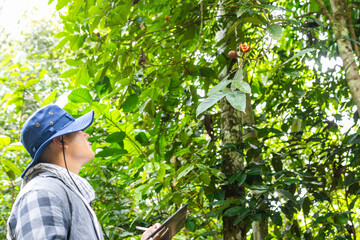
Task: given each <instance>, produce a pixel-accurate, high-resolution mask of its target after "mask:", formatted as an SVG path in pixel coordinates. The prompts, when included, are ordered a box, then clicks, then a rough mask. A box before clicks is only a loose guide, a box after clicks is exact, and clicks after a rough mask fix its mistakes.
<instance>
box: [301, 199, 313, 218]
mask: <svg viewBox="0 0 360 240" xmlns="http://www.w3.org/2000/svg"><path fill="white" fill-rule="evenodd" d="M302 209H303V212H304V215H305V216H308V215H309V212H310V209H311V201H310V199H309V198H308V197H305V198H304V201H303V204H302Z"/></svg>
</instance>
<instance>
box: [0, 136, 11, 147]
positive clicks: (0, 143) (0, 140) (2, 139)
mask: <svg viewBox="0 0 360 240" xmlns="http://www.w3.org/2000/svg"><path fill="white" fill-rule="evenodd" d="M10 142H11V139H10V137H8V136H0V147H1V148H2V147H4V146H7V145H9V144H10Z"/></svg>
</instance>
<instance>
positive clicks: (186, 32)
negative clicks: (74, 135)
mask: <svg viewBox="0 0 360 240" xmlns="http://www.w3.org/2000/svg"><path fill="white" fill-rule="evenodd" d="M354 4H355V3H354ZM219 6H220V5H219V1H200V2H194V1H172V0H170V1H150V2H149V1H135V0H134V1H133V2H131V1H111V0H105V1H80V0H61V1H60V0H59V1H58V2H57V5H56V9H57V10H60V9H63V10H65V11H64V12H63V15H62V16H61V19H62V22H63V29H62V30H59V31H58V32H57V33H56V34H55V33H51V32H50V33H49V34H50V36H52V35H54V36H56V37H57V38H58V41H53V40H52V41H51V42H50V43H49V42H46V41H45V42H44V44H49V45H48V47H49V48H50V50H49V51H46V52H42V54H38V53H33V54H31V53H28V54H29V56H30V57H28V60H27V61H25V62H21V63H16V62H14V61H13V60H12V57H11V56H12V55H11V54H8V55H4V57H2V58H1V59H0V66H1V71H2V72H1V73H2V75H1V79H0V80H1V84H2V86H4V88H3V87H2V89H1V91H0V93H1V94H0V95H1V104H2V109H3V112H4V113H6V116H11V118H7V119H5V117H4V114H3V116H2V117H0V121H1V122H2V123H3V125H4V128H3V130H1V131H2V132H0V135H1V137H0V145H1V146H6V148H3V147H2V148H1V149H2V150H1V152H0V153H1V163H2V170H1V172H0V173H1V174H2V177H3V179H6V180H5V181H4V184H5V185H4V187H3V191H2V192H1V194H2V197H3V198H2V200H1V201H2V203H4V204H1V206H2V207H1V210H2V213H5V214H7V213H8V212H9V209H10V206H11V201H12V200H13V196H14V194H15V193H16V192H17V191H18V185H17V183H18V181H19V179H18V177H19V174H20V172H21V170H20V169H23V168H24V166H25V164H26V163H27V162H28V161H29V159H28V156H27V155H25V154H24V151H23V150H22V151H20V150H19V145H18V144H17V142H18V140H19V129H20V127H21V125H22V123H23V121H24V119H26V117H27V114H28V113H30V112H32V111H33V110H34V109H36V108H37V107H38V106H40V105H44V104H45V103H50V102H54V101H55V99H56V97H57V96H58V95H59V94H62V93H63V92H68V93H69V95H68V102H67V104H66V105H65V109H66V110H67V111H69V112H70V113H71V114H73V115H74V116H77V115H81V114H83V113H84V112H86V111H89V110H90V109H94V111H95V118H96V121H95V123H94V124H93V126H92V127H91V128H90V129H89V130H88V131H89V133H90V134H91V136H92V137H91V138H90V141H91V142H92V146H93V149H94V150H95V151H96V158H95V159H94V160H93V161H92V162H91V163H89V164H87V165H86V166H85V167H84V169H83V171H82V176H84V177H85V178H87V179H89V180H90V181H91V183H92V185H93V186H94V188H95V189H96V192H97V196H98V197H97V199H96V202H95V203H94V208H95V211H96V213H97V215H98V217H99V220H100V222H101V223H102V225H103V229H104V233H105V235H106V236H105V239H133V238H139V236H138V235H139V234H140V232H137V230H135V226H145V227H146V226H149V225H151V224H152V223H155V222H161V221H163V220H164V219H165V218H166V217H167V216H169V215H170V214H171V213H173V212H174V211H175V210H176V209H177V208H178V207H179V205H180V204H184V203H188V204H189V209H190V211H191V214H190V216H189V217H188V219H187V222H186V229H185V230H183V231H182V232H181V233H180V234H179V235H177V238H178V239H180V238H181V239H183V238H184V239H190V238H194V239H212V238H215V239H221V238H222V237H223V231H222V230H223V226H222V219H223V217H224V216H225V217H233V218H234V223H233V224H234V225H237V224H242V223H245V224H244V225H245V227H246V232H247V237H248V239H250V238H251V237H252V236H251V231H250V226H251V223H252V222H256V221H261V220H265V219H266V220H269V234H268V236H267V239H337V238H339V239H351V238H352V235H351V234H352V228H353V227H354V226H357V225H358V224H359V222H358V219H359V216H358V213H357V212H356V211H355V209H356V208H357V207H358V206H359V203H358V201H357V194H358V192H359V191H360V185H359V184H358V181H359V179H360V176H359V174H358V172H359V164H360V162H359V159H358V157H357V156H358V154H359V152H360V148H359V142H360V141H359V140H360V137H359V135H358V131H359V130H358V127H357V126H356V123H357V122H358V118H359V115H358V113H355V115H354V113H353V111H354V110H353V103H352V101H351V100H350V99H351V95H350V93H349V91H348V88H347V85H346V81H345V76H344V72H343V70H341V69H339V68H337V67H336V68H333V69H331V68H328V69H325V70H324V71H322V69H321V67H322V65H323V63H322V62H321V60H320V59H321V58H322V57H323V58H325V59H333V58H334V57H335V56H337V55H336V54H337V52H336V45H335V44H334V42H333V40H332V39H333V36H332V30H331V28H330V27H329V26H326V25H325V24H317V25H316V26H315V25H309V24H308V23H310V22H314V21H315V20H316V19H317V20H316V21H320V20H321V21H322V22H324V23H325V22H326V21H325V18H323V16H322V15H320V14H318V13H314V14H315V15H311V14H310V15H307V13H309V11H315V10H313V9H316V5H314V4H313V2H312V1H305V2H300V1H279V2H274V3H271V4H270V3H268V2H267V1H258V2H255V1H242V2H236V1H223V2H222V5H221V6H222V8H221V9H220V7H219ZM316 11H317V10H316ZM357 11H358V10H357ZM312 16H314V17H312ZM315 17H316V19H315ZM319 19H320V20H319ZM314 26H315V27H314ZM34 36H38V35H37V34H34ZM310 37H311V38H310ZM40 39H41V38H40ZM240 43H247V44H249V45H250V47H251V48H250V52H248V53H244V54H243V53H241V52H240V51H238V45H239V44H240ZM34 45H36V44H34ZM230 50H237V51H238V54H239V56H240V58H237V59H230V58H229V57H228V56H227V53H228V52H229V51H230ZM67 51H70V52H71V53H68V52H67ZM33 56H36V59H37V60H39V62H40V63H41V64H40V65H32V64H31V61H30V60H29V59H31V57H33ZM44 59H50V60H57V59H64V60H65V63H62V64H61V65H60V64H58V65H55V66H52V65H51V64H46V61H43V60H44ZM42 64H44V65H42ZM65 64H66V65H67V66H65ZM47 75H48V76H49V75H51V79H50V78H49V79H48V81H45V80H44V78H47V77H46V76H47ZM58 76H59V77H60V78H57V77H58ZM10 78H11V79H12V81H10ZM59 79H60V80H59ZM3 89H4V90H3ZM56 89H57V91H56ZM246 96H249V99H250V100H251V105H252V109H253V112H250V113H249V112H248V111H249V110H248V108H247V107H248V105H246V101H247V100H246ZM224 99H226V100H227V101H228V102H229V103H230V104H231V106H232V107H233V108H235V109H237V110H239V111H242V114H243V119H244V122H243V125H242V126H239V128H241V129H242V131H243V133H244V137H243V140H242V141H240V142H237V143H233V144H223V143H222V139H221V123H222V119H221V107H220V105H221V103H220V102H221V101H223V100H224ZM250 115H254V124H251V123H249V122H246V121H245V119H246V118H248V117H249V116H250ZM347 118H350V120H348V121H347V122H348V123H350V124H353V126H341V124H342V123H341V120H345V119H347ZM352 118H353V119H352ZM332 119H334V121H332ZM339 126H340V127H343V128H342V129H345V128H346V129H348V130H347V131H346V132H345V133H343V132H342V131H340V127H339ZM253 130H256V132H257V135H256V137H254V136H248V135H247V133H249V132H251V131H253ZM14 143H16V144H14ZM225 151H233V152H237V153H239V154H240V155H241V156H242V159H243V163H242V165H243V168H239V169H236V171H234V172H236V173H235V174H234V175H231V176H229V175H226V174H224V172H223V169H222V168H221V166H222V164H223V162H224V161H225V159H224V158H223V153H224V152H225ZM226 186H235V187H236V188H239V189H243V190H244V195H243V196H240V197H234V198H229V197H228V196H226V194H225V193H226V191H225V189H226ZM5 218H6V216H3V218H2V219H3V220H2V223H4V219H5ZM1 226H2V228H4V226H5V225H1Z"/></svg>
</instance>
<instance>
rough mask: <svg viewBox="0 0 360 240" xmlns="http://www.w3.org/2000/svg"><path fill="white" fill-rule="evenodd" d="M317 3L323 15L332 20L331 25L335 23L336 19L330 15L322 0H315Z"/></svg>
mask: <svg viewBox="0 0 360 240" xmlns="http://www.w3.org/2000/svg"><path fill="white" fill-rule="evenodd" d="M315 2H316V3H317V4H318V5H319V7H320V8H321V11H322V13H323V14H324V15H325V16H326V17H327V18H328V19H329V20H330V22H331V23H334V22H335V19H334V17H333V16H332V15H331V14H330V12H329V11H328V9H327V8H326V6H325V4H324V2H323V1H322V0H315Z"/></svg>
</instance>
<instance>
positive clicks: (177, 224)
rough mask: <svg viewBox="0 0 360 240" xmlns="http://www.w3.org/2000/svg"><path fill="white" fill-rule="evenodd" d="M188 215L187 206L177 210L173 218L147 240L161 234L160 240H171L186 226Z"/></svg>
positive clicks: (167, 220)
mask: <svg viewBox="0 0 360 240" xmlns="http://www.w3.org/2000/svg"><path fill="white" fill-rule="evenodd" d="M186 213H187V204H185V205H184V206H182V207H181V208H180V209H179V210H177V211H176V212H175V213H174V214H173V215H171V217H169V218H168V219H166V221H165V222H164V223H163V224H162V225H161V226H160V227H159V228H158V229H156V231H155V232H153V233H152V234H151V235H150V236H149V237H148V238H147V239H146V240H150V239H151V238H152V237H154V236H155V235H156V234H158V233H159V234H160V238H159V239H160V240H170V239H171V238H172V237H173V236H175V234H176V233H178V232H179V231H180V230H181V229H182V228H183V227H184V225H185V220H186Z"/></svg>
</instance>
